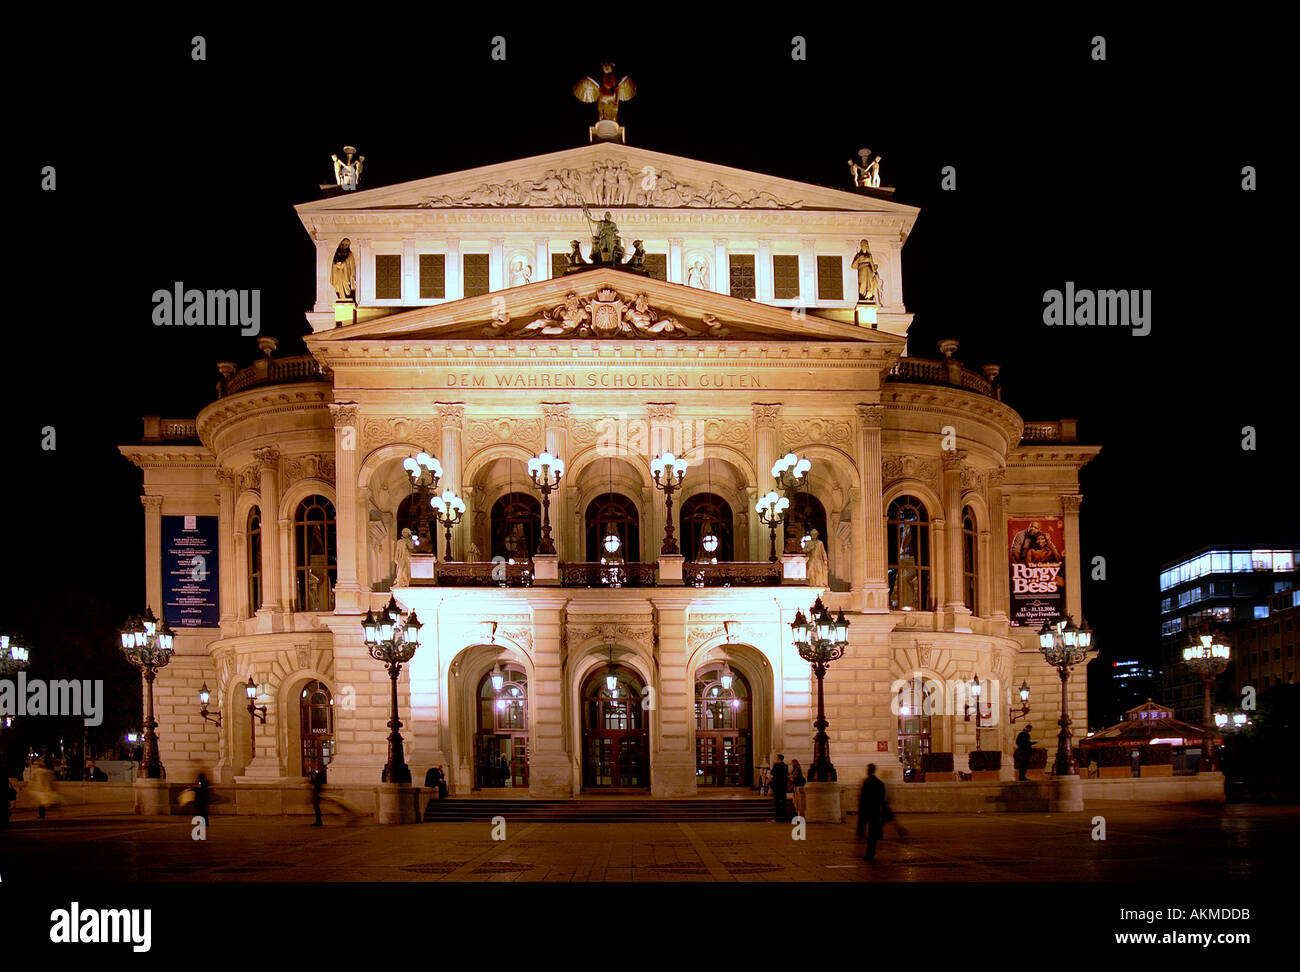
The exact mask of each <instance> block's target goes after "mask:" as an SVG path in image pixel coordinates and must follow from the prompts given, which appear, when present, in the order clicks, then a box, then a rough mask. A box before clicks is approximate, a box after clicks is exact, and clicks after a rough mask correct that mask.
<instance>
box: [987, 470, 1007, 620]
mask: <svg viewBox="0 0 1300 972" xmlns="http://www.w3.org/2000/svg"><path fill="white" fill-rule="evenodd" d="M1005 480H1006V470H1005V469H993V470H990V471H989V494H988V500H989V524H988V525H989V534H990V543H989V554H990V556H989V559H988V561H987V563H988V569H987V570H986V573H987V574H988V575H989V585H988V589H989V591H990V597H989V600H988V602H987V603H988V605H989V610H988V613H989V617H991V618H992V619H993V620H995V621H1006V620H1007V617H1008V611H1009V610H1010V595H1009V594H1008V591H1007V584H1008V583H1009V581H1008V577H1007V573H1008V571H1009V570H1010V567H1009V565H1008V564H1007V511H1006V500H1005V498H1004V496H1003V492H1002V484H1003V482H1004V481H1005Z"/></svg>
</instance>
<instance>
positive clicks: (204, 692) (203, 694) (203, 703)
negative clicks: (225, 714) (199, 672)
mask: <svg viewBox="0 0 1300 972" xmlns="http://www.w3.org/2000/svg"><path fill="white" fill-rule="evenodd" d="M211 698H212V693H211V692H209V691H208V683H207V682H204V683H203V688H201V689H199V715H201V716H202V717H203V720H204V721H205V722H211V723H213V724H214V725H215V726H216V727H217V728H218V729H220V728H221V713H220V712H218V713H217V714H216V715H215V716H214V715H212V714H211V713H209V712H208V700H209V699H211Z"/></svg>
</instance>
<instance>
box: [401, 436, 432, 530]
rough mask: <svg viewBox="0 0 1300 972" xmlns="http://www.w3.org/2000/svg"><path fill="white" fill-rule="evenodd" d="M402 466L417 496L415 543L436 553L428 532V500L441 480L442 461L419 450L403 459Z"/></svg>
mask: <svg viewBox="0 0 1300 972" xmlns="http://www.w3.org/2000/svg"><path fill="white" fill-rule="evenodd" d="M402 468H403V469H405V470H406V474H407V475H408V476H410V477H411V486H412V487H414V489H415V493H416V496H417V500H416V510H417V516H418V524H417V527H416V529H417V530H418V535H417V537H416V540H417V544H416V545H417V546H418V547H420V548H421V549H423V550H428V551H430V552H433V553H436V552H437V551H436V550H435V548H434V543H433V535H432V534H431V533H430V532H429V510H430V504H429V500H430V497H431V496H432V495H433V491H434V490H435V489H437V488H438V483H439V482H440V481H441V480H442V463H440V462H439V461H438V460H437V459H435V458H434V457H433V456H431V455H429V454H428V453H427V452H421V453H418V454H417V455H415V456H408V457H407V458H406V459H403V460H402Z"/></svg>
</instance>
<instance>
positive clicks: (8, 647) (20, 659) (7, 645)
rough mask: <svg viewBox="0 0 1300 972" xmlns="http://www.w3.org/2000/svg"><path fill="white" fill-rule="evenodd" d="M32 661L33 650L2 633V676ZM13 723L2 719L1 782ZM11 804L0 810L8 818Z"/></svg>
mask: <svg viewBox="0 0 1300 972" xmlns="http://www.w3.org/2000/svg"><path fill="white" fill-rule="evenodd" d="M30 661H31V652H29V651H28V650H27V649H26V648H25V647H24V646H23V645H21V644H19V643H18V638H17V637H11V636H10V635H0V678H12V677H13V676H15V675H17V674H18V673H19V672H23V671H26V670H27V665H28V663H29V662H30ZM11 725H13V718H12V717H10V716H5V717H4V718H3V719H0V784H5V785H7V781H8V779H9V746H8V742H7V741H6V740H5V733H4V730H5V729H8V728H9V727H10V726H11ZM8 811H9V804H8V803H7V802H6V803H5V805H4V807H3V808H0V812H3V815H4V818H5V819H6V820H8V819H9V817H8Z"/></svg>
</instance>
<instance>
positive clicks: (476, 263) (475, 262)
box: [461, 253, 491, 297]
mask: <svg viewBox="0 0 1300 972" xmlns="http://www.w3.org/2000/svg"><path fill="white" fill-rule="evenodd" d="M488 259H489V258H488V255H487V254H486V253H466V254H465V255H464V256H463V257H462V258H461V261H462V262H461V267H462V268H463V270H462V272H463V274H464V276H463V277H462V278H461V279H462V280H463V281H464V284H465V287H464V289H465V296H466V297H477V296H478V295H479V294H486V293H487V292H488V290H490V289H491V284H490V282H489V279H490V278H489V276H488V273H489V270H488Z"/></svg>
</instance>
